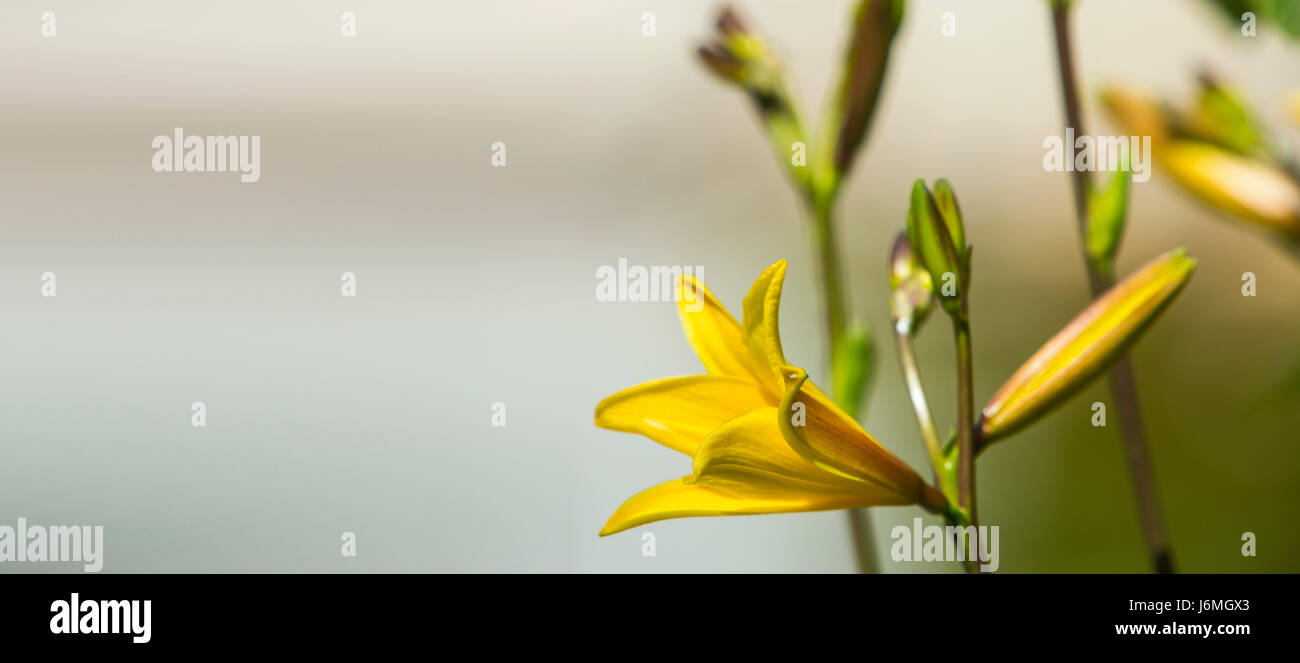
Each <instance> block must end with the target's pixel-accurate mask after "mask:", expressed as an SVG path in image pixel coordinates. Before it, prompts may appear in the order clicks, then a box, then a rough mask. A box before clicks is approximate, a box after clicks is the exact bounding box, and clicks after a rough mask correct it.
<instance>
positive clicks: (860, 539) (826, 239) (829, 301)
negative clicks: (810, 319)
mask: <svg viewBox="0 0 1300 663" xmlns="http://www.w3.org/2000/svg"><path fill="white" fill-rule="evenodd" d="M834 198H835V196H834V193H833V192H828V195H815V194H812V193H809V194H808V197H807V201H808V205H809V211H810V213H811V217H812V224H813V234H814V240H815V242H814V245H815V247H816V249H817V263H818V267H819V270H818V275H819V277H820V281H821V293H822V310H823V312H824V314H825V316H826V336H827V340H828V342H829V346H828V347H829V349H830V357H831V358H832V361H831V362H830V363H831V371H832V373H831V384H839V380H838V376H836V375H835V372H836V371H839V370H841V369H840V368H838V367H837V364H838V362H835V361H834V360H833V359H834V353H835V348H837V347H839V343H840V342H841V341H842V339H843V338H844V334H845V331H846V329H847V317H846V316H845V313H844V312H845V293H844V286H843V276H842V273H841V271H840V259H839V251H838V250H837V248H836V246H837V245H836V243H835V224H834V220H833V214H832V209H833V207H834V202H833V201H834ZM831 397H832V398H834V399H835V403H836V405H838V406H839V407H840V409H842V410H844V412H845V413H846V414H848V415H849V416H850V417H852V418H854V419H857V418H858V414H859V410H860V408H859V404H858V403H856V402H848V401H850V400H855V399H852V398H846V395H845V394H841V393H832V394H831ZM845 513H846V514H847V518H848V520H849V531H850V534H851V536H852V538H853V551H854V556H855V558H856V559H857V564H858V572H859V573H876V572H878V570H879V568H880V565H879V561H878V560H877V559H876V545H875V536H874V534H873V532H872V529H871V516H870V514H868V513H867V510H866V509H848V510H847V511H845Z"/></svg>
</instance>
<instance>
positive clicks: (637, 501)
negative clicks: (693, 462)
mask: <svg viewBox="0 0 1300 663" xmlns="http://www.w3.org/2000/svg"><path fill="white" fill-rule="evenodd" d="M689 479H691V477H682V478H681V479H674V480H672V481H668V482H665V483H661V484H659V485H658V486H655V487H653V488H648V489H646V490H644V491H642V492H640V493H637V494H636V495H634V496H633V497H632V498H631V499H629V500H628V501H626V502H624V503H623V506H620V507H619V508H618V510H617V511H615V512H614V515H612V516H610V517H609V521H607V522H606V523H605V526H604V527H602V528H601V530H600V535H601V536H609V535H610V534H616V533H618V532H622V531H623V530H626V529H631V528H633V527H637V526H639V525H644V524H646V523H652V522H655V521H658V520H667V519H669V518H693V517H697V516H743V515H753V514H760V513H790V512H798V511H823V510H826V509H843V508H848V507H851V506H853V505H852V504H841V503H837V502H834V501H831V500H826V499H824V496H819V495H813V494H810V495H808V496H800V497H783V498H759V497H742V496H739V495H733V494H731V493H727V492H725V491H721V490H715V489H712V488H706V487H704V486H701V485H699V484H693V483H687V481H688V480H689Z"/></svg>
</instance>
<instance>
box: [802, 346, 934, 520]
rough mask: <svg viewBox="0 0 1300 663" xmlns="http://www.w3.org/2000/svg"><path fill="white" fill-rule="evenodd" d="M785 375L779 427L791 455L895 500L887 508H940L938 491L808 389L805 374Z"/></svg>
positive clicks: (850, 420) (830, 404) (848, 418)
mask: <svg viewBox="0 0 1300 663" xmlns="http://www.w3.org/2000/svg"><path fill="white" fill-rule="evenodd" d="M783 375H785V384H786V391H785V396H784V398H783V399H782V400H781V406H780V408H781V413H780V415H779V416H778V419H777V422H778V423H779V424H780V427H781V434H782V436H783V437H784V438H785V441H786V443H787V444H789V445H790V448H791V449H793V450H794V451H795V452H796V453H798V454H799V455H800V456H802V457H803V458H804V459H806V460H807V461H808V462H810V463H812V464H814V465H816V466H817V467H819V468H821V469H823V470H826V471H827V472H830V473H833V474H836V475H839V476H842V477H846V478H849V479H854V480H857V481H861V482H864V483H867V484H870V485H871V486H872V488H871V490H873V491H884V492H886V493H889V494H892V495H893V498H892V499H893V500H894V501H893V502H888V503H892V504H910V503H914V502H921V503H922V505H923V506H925V507H926V508H928V509H931V510H934V508H935V507H936V506H939V505H938V504H937V503H936V502H935V499H936V498H935V496H934V495H932V494H931V493H933V492H934V491H932V490H931V491H927V490H926V488H928V486H926V483H925V481H924V480H923V479H921V477H920V475H918V474H917V473H916V472H915V471H913V470H912V468H911V467H908V465H907V463H904V462H903V461H902V460H900V459H899V458H898V457H897V456H895V455H894V454H892V453H890V452H889V451H888V450H886V449H885V448H884V447H882V446H880V444H879V443H878V442H876V441H875V440H874V439H872V437H871V436H870V435H868V434H867V432H866V431H865V430H863V429H862V427H861V426H859V425H858V424H857V422H856V421H854V420H853V418H852V417H849V416H848V415H847V414H845V413H844V412H843V411H842V410H840V409H839V408H838V407H836V406H835V404H834V403H832V402H831V401H830V399H828V398H826V396H825V394H822V393H821V392H820V391H817V390H816V389H809V388H808V387H809V386H811V383H808V382H807V380H808V374H807V373H806V372H805V371H804V370H803V369H802V368H797V367H794V366H787V367H786V368H785V371H783ZM801 424H802V425H801ZM938 499H939V500H941V499H942V498H941V497H940V498H938ZM882 503H884V502H882Z"/></svg>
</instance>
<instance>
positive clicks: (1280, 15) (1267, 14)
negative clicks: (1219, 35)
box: [1209, 0, 1300, 40]
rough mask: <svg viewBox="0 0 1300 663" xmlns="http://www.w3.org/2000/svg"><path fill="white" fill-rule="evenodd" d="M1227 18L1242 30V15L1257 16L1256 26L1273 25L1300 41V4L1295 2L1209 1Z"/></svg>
mask: <svg viewBox="0 0 1300 663" xmlns="http://www.w3.org/2000/svg"><path fill="white" fill-rule="evenodd" d="M1209 1H1210V4H1212V5H1214V6H1215V7H1218V8H1219V9H1220V10H1221V11H1222V12H1223V15H1224V17H1225V18H1227V19H1228V20H1229V21H1231V22H1232V24H1233V25H1234V26H1235V27H1236V28H1237V29H1238V30H1240V29H1241V26H1242V18H1241V15H1242V14H1244V13H1246V12H1252V13H1254V14H1255V21H1256V24H1257V25H1258V24H1261V23H1263V24H1268V25H1273V26H1276V27H1278V28H1280V29H1281V30H1282V32H1283V33H1284V34H1285V35H1286V36H1288V37H1290V38H1291V39H1293V40H1300V2H1296V1H1295V0H1209Z"/></svg>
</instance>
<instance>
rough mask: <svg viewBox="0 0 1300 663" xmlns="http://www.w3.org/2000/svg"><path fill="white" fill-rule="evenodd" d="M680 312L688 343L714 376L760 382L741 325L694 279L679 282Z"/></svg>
mask: <svg viewBox="0 0 1300 663" xmlns="http://www.w3.org/2000/svg"><path fill="white" fill-rule="evenodd" d="M677 311H678V313H679V314H680V315H681V319H682V330H683V331H685V332H686V340H687V341H688V342H689V343H690V344H691V347H692V348H694V349H695V354H697V355H699V357H700V361H701V362H703V363H704V370H706V371H708V372H709V373H712V374H714V375H729V376H732V377H737V378H742V379H746V380H751V381H757V380H758V377H759V375H765V374H766V373H765V372H764V373H759V372H758V370H757V369H756V368H755V366H754V362H753V360H752V359H750V356H749V349H748V348H747V347H746V345H745V337H744V334H742V333H741V329H740V325H739V324H738V323H737V322H736V319H735V318H733V317H731V314H730V313H728V312H727V309H726V308H725V307H723V306H722V304H720V303H719V302H718V300H717V298H716V297H714V296H713V293H711V292H709V289H708V288H706V287H704V284H703V283H702V282H700V281H699V280H697V279H696V278H695V277H694V276H690V275H685V276H683V277H682V278H681V279H680V280H678V297H677Z"/></svg>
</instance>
